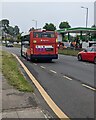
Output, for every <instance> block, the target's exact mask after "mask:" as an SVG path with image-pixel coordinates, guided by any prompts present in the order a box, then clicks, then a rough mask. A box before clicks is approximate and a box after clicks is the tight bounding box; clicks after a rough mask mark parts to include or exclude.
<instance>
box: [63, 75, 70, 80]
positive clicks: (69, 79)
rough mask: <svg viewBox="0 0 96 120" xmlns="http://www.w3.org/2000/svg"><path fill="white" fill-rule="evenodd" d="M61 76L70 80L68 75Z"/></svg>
mask: <svg viewBox="0 0 96 120" xmlns="http://www.w3.org/2000/svg"><path fill="white" fill-rule="evenodd" d="M63 77H64V78H66V79H68V80H72V79H71V78H69V77H67V76H65V75H64V76H63Z"/></svg>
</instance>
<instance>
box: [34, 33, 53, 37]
mask: <svg viewBox="0 0 96 120" xmlns="http://www.w3.org/2000/svg"><path fill="white" fill-rule="evenodd" d="M33 36H34V38H55V33H54V32H34V33H33Z"/></svg>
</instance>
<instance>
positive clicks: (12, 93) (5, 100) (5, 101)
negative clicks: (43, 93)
mask: <svg viewBox="0 0 96 120" xmlns="http://www.w3.org/2000/svg"><path fill="white" fill-rule="evenodd" d="M0 78H1V79H0V80H2V84H1V85H0V96H1V97H0V99H2V100H0V101H2V104H0V116H1V115H2V116H1V117H2V118H3V119H4V118H17V119H16V120H20V118H46V119H47V116H46V114H45V113H44V112H43V110H42V109H41V108H40V107H39V106H38V103H37V102H36V99H35V95H34V93H28V92H20V91H18V90H16V89H14V87H12V86H11V85H9V84H8V82H7V80H6V79H5V78H4V76H3V75H0ZM1 94H2V95H1ZM1 108H2V110H1Z"/></svg>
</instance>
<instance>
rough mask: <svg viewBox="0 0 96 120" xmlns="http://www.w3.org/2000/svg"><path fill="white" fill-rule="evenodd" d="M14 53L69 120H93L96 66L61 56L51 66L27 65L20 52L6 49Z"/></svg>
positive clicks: (47, 64)
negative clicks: (79, 119) (95, 73)
mask: <svg viewBox="0 0 96 120" xmlns="http://www.w3.org/2000/svg"><path fill="white" fill-rule="evenodd" d="M3 49H4V50H7V51H9V52H11V53H15V54H16V55H17V56H18V57H19V58H20V59H21V60H22V62H23V63H24V64H25V65H26V66H27V68H28V69H29V70H30V72H31V73H32V74H33V75H34V76H35V78H36V79H37V80H38V81H39V83H40V84H41V85H42V87H43V88H44V89H45V91H46V92H47V93H48V94H49V96H50V97H51V98H52V99H53V101H54V102H55V103H56V104H57V105H58V106H59V108H60V109H61V110H62V111H63V112H64V113H65V114H66V115H67V116H68V117H69V118H94V114H95V111H94V103H95V101H94V93H95V92H94V87H96V86H95V84H94V71H95V70H94V69H95V67H96V65H94V64H93V63H88V62H79V61H78V60H77V58H76V57H73V56H65V55H59V59H58V60H53V62H51V63H46V62H45V63H44V62H41V63H40V62H37V63H32V62H26V60H25V59H24V58H22V57H21V56H20V48H5V47H3Z"/></svg>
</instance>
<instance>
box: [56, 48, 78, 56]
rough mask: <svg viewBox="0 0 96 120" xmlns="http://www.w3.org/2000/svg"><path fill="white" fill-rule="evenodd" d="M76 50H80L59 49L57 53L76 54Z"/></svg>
mask: <svg viewBox="0 0 96 120" xmlns="http://www.w3.org/2000/svg"><path fill="white" fill-rule="evenodd" d="M78 52H80V50H74V49H63V50H61V49H59V50H58V53H59V54H63V55H70V56H77V54H78Z"/></svg>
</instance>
